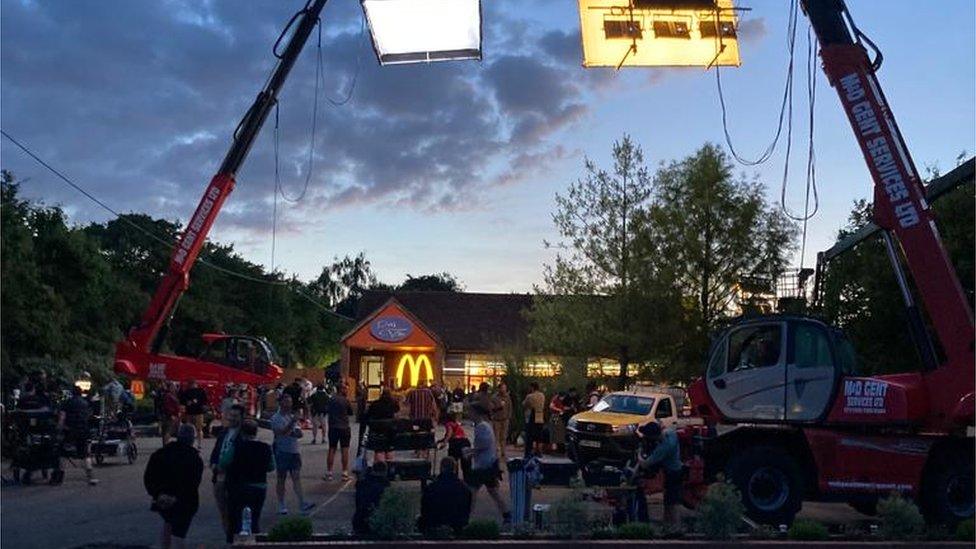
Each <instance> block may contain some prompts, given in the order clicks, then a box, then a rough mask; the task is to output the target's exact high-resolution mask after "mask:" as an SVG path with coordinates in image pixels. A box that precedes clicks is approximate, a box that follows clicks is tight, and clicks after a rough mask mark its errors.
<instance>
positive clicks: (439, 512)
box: [417, 457, 471, 534]
mask: <svg viewBox="0 0 976 549" xmlns="http://www.w3.org/2000/svg"><path fill="white" fill-rule="evenodd" d="M470 516H471V490H470V489H469V488H468V487H467V485H465V484H464V483H463V482H461V479H459V478H458V465H457V461H455V459H454V458H452V457H445V458H444V459H442V460H441V468H440V474H439V475H438V476H437V479H436V480H434V482H432V483H430V484H429V485H428V486H427V488H426V489H424V493H423V496H422V497H421V499H420V519H419V520H418V521H417V528H418V529H419V530H420V531H421V532H423V533H425V534H429V533H430V532H432V531H433V530H435V529H437V528H438V527H440V526H448V527H450V528H451V529H452V530H454V532H455V533H458V532H460V531H461V529H462V528H464V527H465V526H466V525H467V524H468V519H469V518H470Z"/></svg>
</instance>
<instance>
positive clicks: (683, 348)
mask: <svg viewBox="0 0 976 549" xmlns="http://www.w3.org/2000/svg"><path fill="white" fill-rule="evenodd" d="M732 168H733V166H732V164H731V162H730V161H729V159H728V157H727V156H726V155H725V153H724V152H722V151H721V150H720V149H719V148H718V147H716V146H714V145H711V144H706V145H705V146H703V147H702V148H700V149H699V150H698V151H696V152H695V154H693V155H691V156H689V157H687V158H685V159H683V160H679V161H674V162H671V163H669V164H667V165H664V166H662V167H661V168H660V169H659V170H658V171H657V173H656V174H655V176H654V192H655V197H654V201H653V204H652V205H651V207H650V208H648V209H647V211H646V215H642V216H641V217H639V218H638V220H637V223H638V225H639V226H640V229H641V230H640V235H641V240H640V243H639V244H640V248H641V253H642V256H643V257H645V258H646V259H647V261H648V262H654V263H656V264H658V266H659V269H660V271H661V272H659V273H657V276H656V278H660V279H664V280H669V281H670V283H671V284H673V285H674V286H675V288H676V289H677V291H678V292H680V294H681V296H682V298H683V302H684V306H685V310H686V316H685V318H684V321H685V323H686V329H685V330H683V331H682V332H683V334H685V335H684V336H683V337H681V338H678V339H676V340H675V344H674V345H673V353H672V355H671V356H672V358H671V360H670V362H671V363H672V366H673V367H674V368H673V371H674V375H675V376H676V377H678V378H688V377H691V375H693V374H694V373H697V371H698V367H699V366H698V363H699V361H700V359H701V357H702V356H703V355H704V353H705V352H706V351H707V347H708V334H709V332H710V331H711V330H713V329H714V328H715V327H716V325H717V324H718V323H719V322H720V321H722V320H723V319H725V318H727V317H729V316H730V315H734V314H737V313H738V310H737V303H736V298H737V297H738V290H739V287H740V284H741V283H742V281H743V280H744V279H747V278H755V277H759V278H764V279H768V280H776V278H777V277H778V276H779V275H780V274H781V273H782V272H783V271H784V270H785V268H786V265H787V261H788V257H789V254H790V252H791V251H792V250H793V249H795V244H794V242H795V239H796V233H797V231H796V227H795V226H794V224H793V223H791V222H790V221H789V219H788V218H787V217H786V216H785V215H784V214H783V213H782V212H781V211H779V209H777V208H776V207H774V206H771V205H769V204H768V203H767V201H766V198H765V194H764V187H763V185H762V184H761V183H760V182H758V181H756V180H751V181H746V180H743V179H741V178H736V177H734V176H733V173H732ZM642 214H643V212H642Z"/></svg>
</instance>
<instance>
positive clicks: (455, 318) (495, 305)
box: [356, 291, 532, 351]
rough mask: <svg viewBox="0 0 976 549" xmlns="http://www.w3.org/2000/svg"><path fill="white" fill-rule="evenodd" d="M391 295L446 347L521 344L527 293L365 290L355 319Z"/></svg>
mask: <svg viewBox="0 0 976 549" xmlns="http://www.w3.org/2000/svg"><path fill="white" fill-rule="evenodd" d="M391 297H392V298H395V299H396V300H397V302H399V303H400V305H402V306H403V307H404V308H405V309H407V310H408V311H410V313H411V314H413V315H414V316H416V317H417V319H418V320H420V321H421V322H422V323H423V324H424V326H426V327H427V328H428V329H429V330H431V331H432V332H434V333H435V334H436V335H437V337H438V338H440V340H441V341H443V342H444V344H445V345H446V346H447V348H448V350H450V351H491V350H495V349H497V348H498V347H499V346H507V345H516V344H523V343H525V340H526V338H527V331H528V323H527V322H526V320H525V317H524V316H523V314H522V311H523V310H525V309H528V308H530V307H531V306H532V296H531V295H530V294H479V293H463V292H379V291H367V292H366V293H365V294H364V295H363V297H362V299H360V300H359V305H358V306H357V308H356V322H361V321H362V320H363V319H364V318H366V317H367V316H369V315H370V314H371V313H373V312H374V311H375V310H376V309H378V308H380V307H382V306H383V305H384V304H385V303H386V302H387V301H388V300H389V299H390V298H391Z"/></svg>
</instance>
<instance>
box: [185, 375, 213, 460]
mask: <svg viewBox="0 0 976 549" xmlns="http://www.w3.org/2000/svg"><path fill="white" fill-rule="evenodd" d="M180 404H181V405H182V406H183V410H184V416H183V417H184V420H183V421H184V423H189V424H190V425H193V427H195V428H196V431H197V449H198V450H199V449H200V448H201V447H202V446H203V414H204V412H206V410H207V392H206V391H204V390H203V389H201V388H200V387H199V386H198V385H197V381H196V380H195V379H191V380H190V382H189V384H188V385H187V387H186V389H184V390H183V392H182V393H180Z"/></svg>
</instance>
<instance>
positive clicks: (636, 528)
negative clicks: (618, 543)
mask: <svg viewBox="0 0 976 549" xmlns="http://www.w3.org/2000/svg"><path fill="white" fill-rule="evenodd" d="M616 534H617V538H618V539H652V538H653V537H654V528H653V527H652V526H651V525H650V524H648V523H646V522H628V523H626V524H622V525H620V526H618V527H617V532H616Z"/></svg>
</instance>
